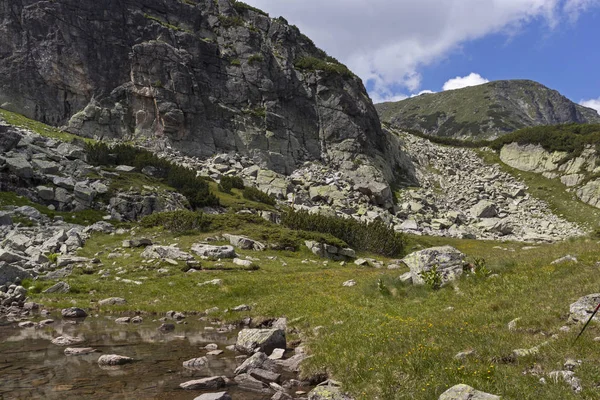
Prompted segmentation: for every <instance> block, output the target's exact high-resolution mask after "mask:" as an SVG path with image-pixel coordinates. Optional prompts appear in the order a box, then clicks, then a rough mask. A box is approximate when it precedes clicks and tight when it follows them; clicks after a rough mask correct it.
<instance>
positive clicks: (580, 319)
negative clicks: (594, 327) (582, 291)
mask: <svg viewBox="0 0 600 400" xmlns="http://www.w3.org/2000/svg"><path fill="white" fill-rule="evenodd" d="M598 304H600V293H594V294H588V295H587V296H583V297H580V298H579V299H578V300H577V301H576V302H575V303H573V304H571V306H570V307H569V321H571V322H576V323H585V322H587V320H588V319H589V318H590V317H591V315H592V313H593V312H594V310H595V309H596V307H597V306H598ZM594 321H600V313H598V314H596V316H595V317H594Z"/></svg>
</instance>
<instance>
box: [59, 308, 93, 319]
mask: <svg viewBox="0 0 600 400" xmlns="http://www.w3.org/2000/svg"><path fill="white" fill-rule="evenodd" d="M60 314H61V315H62V316H63V318H85V317H87V316H88V314H87V313H86V312H85V311H84V310H82V309H81V308H79V307H70V308H64V309H62V311H61V312H60Z"/></svg>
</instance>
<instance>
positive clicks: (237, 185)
mask: <svg viewBox="0 0 600 400" xmlns="http://www.w3.org/2000/svg"><path fill="white" fill-rule="evenodd" d="M231 189H240V190H243V189H244V180H243V179H242V178H240V177H239V176H224V177H222V178H221V182H220V183H219V190H220V191H221V192H223V193H229V194H231Z"/></svg>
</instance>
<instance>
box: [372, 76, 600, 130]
mask: <svg viewBox="0 0 600 400" xmlns="http://www.w3.org/2000/svg"><path fill="white" fill-rule="evenodd" d="M375 108H376V109H377V111H378V113H379V115H380V118H381V120H382V121H383V122H387V123H390V124H392V125H393V126H394V127H396V128H401V129H416V130H419V131H421V132H423V133H426V134H429V135H436V136H448V137H456V138H463V139H465V138H471V139H491V138H496V137H498V136H502V135H504V134H506V133H509V132H512V131H514V130H517V129H521V128H525V127H530V126H538V125H555V124H563V123H598V122H600V115H598V113H597V112H596V111H595V110H593V109H591V108H587V107H583V106H580V105H578V104H575V103H573V102H572V101H570V100H569V99H567V98H566V97H564V96H563V95H561V94H560V93H559V92H557V91H556V90H552V89H549V88H547V87H545V86H544V85H541V84H539V83H537V82H533V81H528V80H509V81H495V82H490V83H487V84H484V85H479V86H471V87H467V88H463V89H457V90H449V91H445V92H440V93H433V94H424V95H421V96H417V97H412V98H409V99H406V100H402V101H399V102H395V103H391V102H390V103H381V104H377V105H376V106H375Z"/></svg>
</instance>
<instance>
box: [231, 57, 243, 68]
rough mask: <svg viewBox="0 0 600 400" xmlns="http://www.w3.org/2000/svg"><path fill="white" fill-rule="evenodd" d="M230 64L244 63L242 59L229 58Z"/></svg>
mask: <svg viewBox="0 0 600 400" xmlns="http://www.w3.org/2000/svg"><path fill="white" fill-rule="evenodd" d="M229 64H231V65H235V66H236V67H239V66H240V65H242V63H241V62H240V60H239V59H237V58H232V59H231V60H229Z"/></svg>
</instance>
